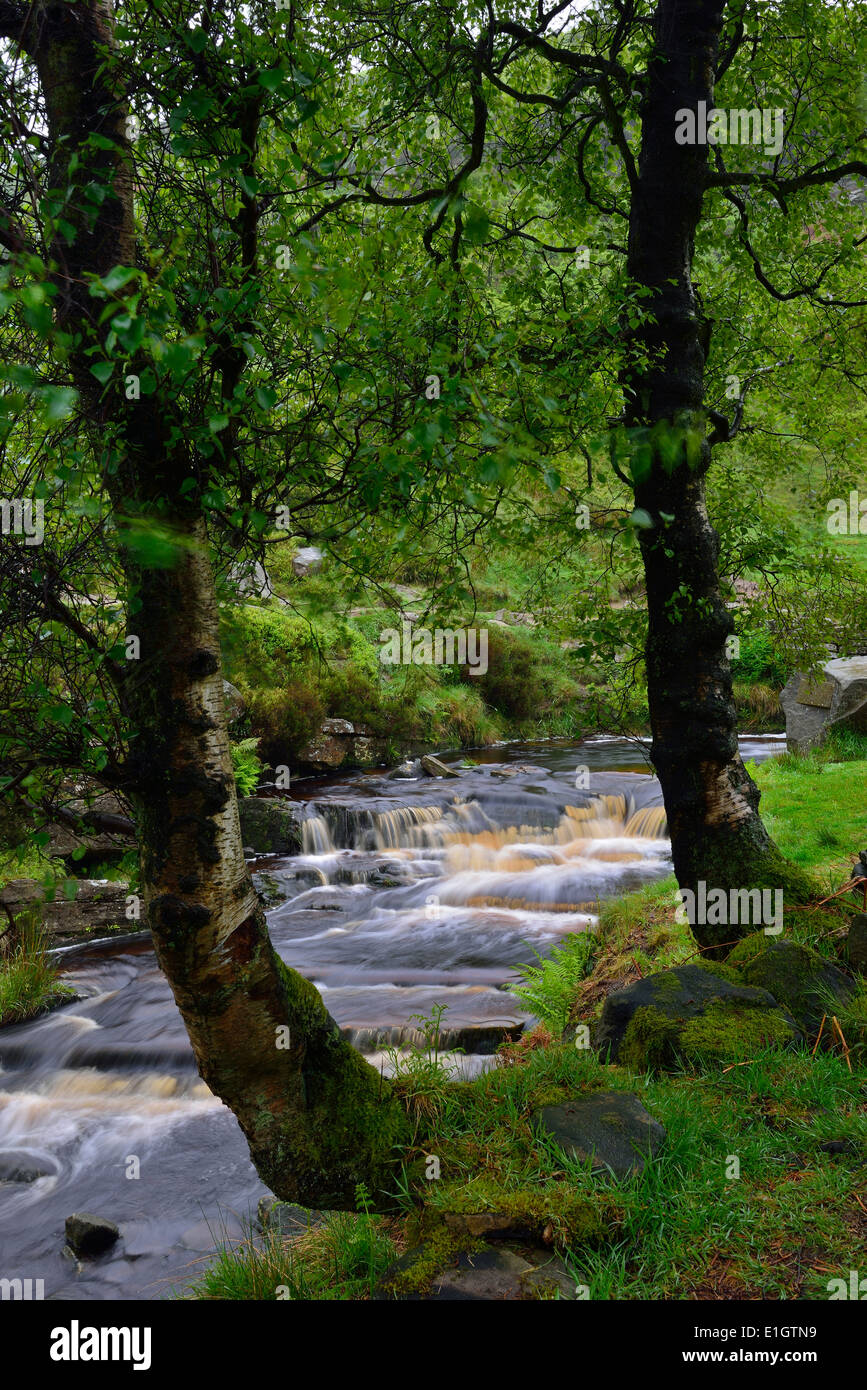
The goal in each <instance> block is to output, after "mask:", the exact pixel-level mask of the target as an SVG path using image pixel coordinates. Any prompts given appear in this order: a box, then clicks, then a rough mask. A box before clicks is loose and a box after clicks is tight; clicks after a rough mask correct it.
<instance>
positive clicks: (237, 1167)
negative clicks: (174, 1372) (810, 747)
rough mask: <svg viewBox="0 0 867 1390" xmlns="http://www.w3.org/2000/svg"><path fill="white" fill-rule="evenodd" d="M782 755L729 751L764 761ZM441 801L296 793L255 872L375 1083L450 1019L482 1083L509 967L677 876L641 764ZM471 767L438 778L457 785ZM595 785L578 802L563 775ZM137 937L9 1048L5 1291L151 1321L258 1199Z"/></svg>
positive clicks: (557, 750) (79, 967) (572, 754)
mask: <svg viewBox="0 0 867 1390" xmlns="http://www.w3.org/2000/svg"><path fill="white" fill-rule="evenodd" d="M784 746H785V744H784V742H782V741H781V736H773V735H772V736H768V737H763V738H753V739H750V738H745V739H742V740H741V751H742V755H743V757H744V758H745V759H746V758H754V759H756V760H760V759H762V758H764V757H767V756H770V755H771V754H772V753H773V752H775V751H779V750H780V749H781V748H782V747H784ZM472 756H473V757H474V758H477V759H478V760H479V764H478V766H476V767H472V768H468V769H461V770H460V772H459V775H458V776H456V777H453V778H443V779H436V780H435V779H432V778H429V777H427V776H425V777H421V778H419V779H417V780H402V779H395V778H391V777H385V776H382V775H381V774H378V773H377V774H363V775H358V776H355V777H351V778H346V777H340V778H336V779H332V780H330V781H319V782H304V783H299V784H298V786H297V788H295V789H293V795H294V797H295V799H296V800H298V801H303V802H304V814H305V817H306V819H305V821H304V825H303V833H304V851H303V853H302V854H300V855H298V856H295V857H293V858H267V859H265V858H260V859H257V860H256V861H255V862H254V864H253V865H252V868H253V872H254V881H255V882H256V885H257V887H258V888H259V890H260V892H261V893H262V894H263V897H264V899H265V901H266V903H267V904H268V920H269V927H270V931H271V936H272V939H273V941H274V944H275V946H276V948H277V950H278V951H279V953H280V955H281V956H282V957H283V959H284V960H285V961H286V962H287V963H288V964H289V965H291V966H292V967H293V968H294V969H296V970H298V971H300V972H301V973H302V974H303V975H305V976H306V977H308V978H309V979H311V980H313V981H314V983H315V984H316V985H317V987H318V988H319V990H320V991H321V993H322V996H323V999H324V1000H325V1004H326V1007H327V1008H328V1009H329V1011H330V1013H331V1014H332V1015H333V1017H334V1018H335V1019H336V1021H337V1022H338V1024H339V1025H340V1027H341V1028H342V1029H343V1030H344V1031H345V1032H346V1034H347V1036H349V1037H350V1038H351V1039H352V1041H353V1043H354V1044H355V1046H357V1047H358V1048H359V1049H360V1050H361V1051H362V1052H364V1053H365V1054H367V1055H368V1057H369V1060H370V1061H371V1062H372V1063H373V1064H374V1065H375V1066H377V1067H382V1068H383V1069H385V1070H388V1068H389V1066H390V1064H391V1060H392V1053H391V1052H390V1049H394V1048H400V1047H401V1046H406V1045H407V1044H409V1043H411V1042H413V1041H418V1040H419V1039H420V1037H421V1034H420V1032H419V1019H420V1018H426V1017H429V1016H430V1015H431V1011H432V1009H433V1007H434V1005H444V1006H446V1010H445V1013H444V1015H443V1023H442V1026H443V1044H444V1046H445V1048H446V1050H447V1051H448V1049H454V1050H455V1051H454V1052H453V1053H451V1054H450V1056H451V1059H452V1062H453V1064H454V1066H455V1068H456V1070H457V1069H460V1070H461V1071H462V1072H463V1073H464V1074H465V1075H467V1074H469V1075H472V1074H474V1073H476V1072H478V1071H479V1070H480V1069H481V1068H483V1067H485V1066H489V1065H492V1064H493V1062H494V1059H493V1053H494V1052H495V1050H496V1048H497V1046H498V1045H499V1043H500V1042H501V1041H502V1040H503V1039H504V1037H506V1036H508V1035H510V1034H512V1035H514V1034H515V1033H517V1032H518V1031H519V1030H520V1028H521V1027H522V1026H523V1025H524V1024H525V1023H526V1022H527V1020H528V1014H527V1012H526V1010H525V1009H523V1008H522V1007H521V1005H520V1004H519V1001H518V1000H517V999H516V998H515V997H514V996H513V995H512V994H511V993H510V986H511V985H512V984H514V983H515V980H516V978H517V975H516V967H517V966H519V965H520V964H522V963H523V962H527V961H533V960H534V959H535V956H536V953H538V954H540V955H545V954H547V953H549V952H550V950H551V948H552V946H554V945H556V943H557V941H558V939H559V938H560V937H561V936H563V934H564V933H567V932H576V931H585V930H588V929H591V930H592V928H593V926H594V924H595V921H596V914H597V912H598V907H599V903H600V901H602V900H604V899H606V898H609V897H611V896H613V895H616V894H619V893H623V892H628V891H629V890H630V889H633V888H635V887H637V886H639V885H641V884H644V883H647V882H649V881H651V880H653V879H656V878H659V877H662V876H664V875H665V874H667V873H668V872H670V869H671V862H670V858H669V848H670V847H669V843H668V841H667V839H666V838H665V817H664V811H663V808H662V798H661V795H660V790H659V784H658V783H657V782H656V780H655V779H654V778H653V777H652V776H650V775H649V768H648V766H647V762H646V756H645V754H644V752H643V749H642V746H641V744H640V743H638V742H636V741H626V740H620V739H614V738H597V739H591V740H586V741H585V742H583V743H581V744H575V743H567V742H564V741H561V740H549V741H545V742H541V743H533V744H528V743H524V744H509V745H505V746H502V747H499V748H494V749H487V750H482V751H479V752H475V753H474V754H473V755H472ZM462 758H463V755H462V754H454V755H449V756H446V757H445V758H444V761H446V762H449V763H450V764H451V765H453V766H454V767H456V768H457V767H458V765H459V764H460V763H461V761H462ZM578 766H585V767H588V768H589V769H590V775H589V787H584V786H583V785H578V786H576V781H577V782H579V784H580V783H581V782H583V780H584V779H583V778H576V768H577V767H578ZM148 942H149V938H148V937H147V935H142V937H141V938H140V939H134V940H132V941H130V940H129V939H127V940H125V941H103V942H88V943H86V944H85V945H81V946H74V947H71V948H67V949H66V950H65V951H63V952H62V953H61V957H60V958H61V961H62V963H63V967H64V972H65V975H64V978H65V979H66V980H67V982H68V983H70V984H72V985H73V986H74V987H75V989H76V990H77V991H78V993H79V995H80V998H79V999H78V1000H77V1001H76V1002H72V1003H70V1004H68V1005H66V1006H64V1007H63V1008H61V1009H58V1010H56V1011H55V1012H54V1013H51V1014H49V1015H47V1016H46V1017H44V1018H40V1019H37V1020H35V1021H34V1022H32V1023H29V1024H21V1025H18V1026H16V1027H14V1028H7V1029H4V1030H3V1031H2V1032H0V1279H2V1278H8V1279H12V1278H22V1279H33V1280H36V1279H41V1280H43V1281H44V1294H45V1297H46V1298H55V1299H64V1298H66V1299H74V1298H99V1299H104V1298H158V1297H161V1296H165V1295H166V1294H167V1293H168V1292H170V1291H171V1290H172V1289H182V1288H183V1287H184V1285H185V1284H187V1283H188V1282H189V1281H190V1280H191V1279H192V1278H194V1277H195V1276H196V1274H197V1272H198V1270H199V1269H200V1267H201V1264H202V1262H203V1261H206V1260H207V1258H208V1257H209V1255H210V1254H211V1253H212V1252H213V1249H214V1245H215V1243H216V1241H217V1240H219V1239H221V1238H223V1237H227V1238H229V1239H237V1238H239V1237H240V1236H241V1235H242V1233H243V1230H244V1228H245V1225H246V1223H248V1222H249V1219H250V1215H251V1212H254V1211H255V1205H256V1202H257V1199H258V1198H259V1196H261V1195H262V1194H263V1193H264V1192H265V1188H264V1187H263V1185H262V1183H261V1181H260V1180H259V1178H258V1177H257V1175H256V1173H255V1170H254V1169H253V1167H252V1165H251V1163H250V1159H249V1155H248V1152H247V1146H246V1143H245V1141H244V1138H243V1136H242V1134H241V1132H240V1130H239V1128H238V1126H237V1123H236V1121H235V1119H234V1117H233V1116H232V1115H231V1113H230V1112H229V1111H228V1110H227V1109H226V1108H225V1106H223V1105H222V1104H221V1102H220V1101H219V1100H218V1099H216V1098H215V1097H214V1096H212V1095H211V1093H210V1091H209V1090H208V1088H207V1087H206V1086H205V1085H204V1084H203V1083H202V1082H201V1081H200V1080H199V1077H198V1075H197V1073H196V1071H195V1067H194V1064H193V1057H192V1052H191V1049H190V1046H189V1043H188V1041H187V1037H186V1033H185V1031H184V1028H183V1025H182V1023H181V1020H180V1016H179V1014H178V1012H177V1009H176V1007H175V1004H174V1001H173V999H172V997H171V993H170V991H169V988H168V985H167V984H166V982H165V980H164V978H163V976H162V974H161V973H160V971H159V969H158V968H157V965H156V962H155V959H154V955H153V951H152V950H151V948H150V946H149V944H148ZM76 1211H87V1212H94V1213H97V1214H99V1215H101V1216H104V1217H108V1218H109V1219H110V1220H112V1221H114V1222H115V1223H116V1224H117V1225H119V1226H120V1228H121V1240H120V1241H119V1242H118V1243H117V1245H116V1246H115V1247H114V1248H113V1250H112V1251H110V1252H109V1253H108V1254H107V1255H105V1256H103V1257H101V1258H100V1259H98V1260H91V1261H85V1262H83V1263H82V1264H81V1265H78V1264H77V1263H76V1261H75V1260H74V1259H72V1258H70V1257H69V1256H68V1255H64V1254H63V1246H64V1236H63V1228H64V1221H65V1218H66V1217H67V1216H68V1215H70V1214H71V1213H72V1212H76Z"/></svg>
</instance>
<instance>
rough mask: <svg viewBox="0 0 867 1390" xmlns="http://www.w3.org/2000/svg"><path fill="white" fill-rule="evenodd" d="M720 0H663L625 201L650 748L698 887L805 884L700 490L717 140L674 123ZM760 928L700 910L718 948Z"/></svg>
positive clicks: (712, 56) (704, 87) (690, 884)
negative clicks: (741, 703)
mask: <svg viewBox="0 0 867 1390" xmlns="http://www.w3.org/2000/svg"><path fill="white" fill-rule="evenodd" d="M724 8H725V6H724V0H660V3H659V5H658V7H657V11H656V19H655V39H656V46H655V52H654V55H653V57H652V59H651V62H650V65H649V68H648V75H647V88H646V92H645V99H644V105H643V110H642V146H641V156H640V161H639V167H638V182H637V187H636V188H635V189H634V190H633V198H632V206H631V215H630V227H629V247H628V253H629V254H628V271H629V275H630V278H631V279H633V280H635V281H637V282H638V283H640V284H642V285H644V286H646V287H647V289H648V290H649V292H650V293H649V295H648V297H647V298H646V299H645V300H643V301H642V304H643V306H644V308H645V309H646V310H647V311H649V314H650V315H652V318H653V321H652V322H647V323H644V324H643V325H642V326H641V327H640V328H639V329H638V330H636V331H633V332H630V333H628V334H627V343H628V348H629V350H630V353H631V354H632V356H631V358H630V365H629V366H628V367H627V369H626V370H625V372H624V374H623V385H624V389H625V397H626V426H627V429H628V430H629V431H630V437H631V440H632V448H633V455H632V457H633V464H632V467H633V479H634V490H635V504H636V506H637V507H639V508H642V509H643V510H644V511H646V512H647V513H649V515H650V517H651V519H652V521H653V526H652V527H650V528H648V529H645V530H642V532H641V549H642V556H643V561H644V570H645V575H646V581H647V608H648V623H649V630H648V639H647V648H646V662H647V684H648V704H649V709H650V720H651V728H652V733H653V744H652V748H651V758H652V760H653V764H654V766H655V768H656V771H657V773H658V775H659V779H660V782H661V784H662V790H663V796H664V798H665V807H666V812H667V816H668V823H669V828H670V833H671V842H672V854H673V859H674V868H675V873H676V874H677V879H678V882H679V884H680V886H681V888H689V889H692V890H693V892H695V891H696V890H697V885H698V883H699V882H700V881H702V880H703V881H704V882H705V884H706V885H707V886H708V888H711V887H714V888H717V887H718V888H724V889H728V888H738V887H743V888H751V887H752V888H757V887H764V886H768V887H770V886H774V887H777V886H780V887H784V888H788V889H789V890H790V891H791V892H792V894H793V895H794V896H799V897H803V896H804V895H805V894H806V893H808V892H809V883H808V881H807V879H806V877H805V875H803V874H802V873H801V872H800V871H799V870H796V869H795V868H794V867H793V866H792V865H790V864H788V863H787V862H786V861H785V860H784V859H783V857H782V855H781V854H780V852H779V850H778V849H777V847H776V846H775V845H774V843H773V841H772V840H771V839H770V837H769V835H768V833H767V831H766V829H765V827H764V825H763V824H762V821H761V819H760V817H759V811H758V807H759V791H758V788H757V787H756V785H755V783H754V782H753V780H752V778H751V777H750V776H749V775H748V773H747V771H746V769H745V768H744V765H743V763H742V761H741V758H740V754H739V752H738V740H737V723H736V714H735V707H734V701H733V697H732V677H731V668H730V664H729V659H728V655H727V652H726V639H727V637H728V635H729V634H730V633H731V632H732V631H733V623H732V619H731V616H730V614H729V613H728V611H727V610H726V607H725V605H724V603H723V601H722V598H721V595H720V587H719V575H718V568H717V559H718V552H719V542H718V538H717V535H716V532H715V531H714V529H713V527H712V526H711V524H710V521H709V519H708V515H707V509H706V505H705V478H706V474H707V471H708V467H709V464H710V446H709V444H708V441H707V438H706V424H705V412H704V408H703V396H704V365H705V358H706V353H707V347H708V329H709V325H708V324H707V323H706V321H704V320H703V319H702V317H701V313H700V310H699V307H698V305H697V302H696V296H695V293H694V289H693V285H692V278H691V271H692V259H693V249H694V235H695V229H696V226H697V224H698V221H699V218H700V215H701V206H702V195H703V189H704V179H705V173H706V167H707V166H706V160H707V147H706V146H705V145H703V144H698V143H696V144H691V145H690V144H683V145H679V144H677V143H676V141H675V129H676V124H677V122H676V113H677V112H678V111H679V110H682V109H690V110H692V111H693V112H696V111H697V109H698V103H699V102H700V101H704V102H706V103H707V108H706V109H707V110H710V109H711V108H712V106H713V84H714V76H715V67H716V63H717V57H718V47H719V41H720V31H721V26H722V20H723V11H724ZM642 359H644V360H642ZM642 451H643V453H642ZM752 929H753V928H752V927H751V926H750V925H749V924H744V923H741V924H739V925H732V924H729V925H728V926H713V925H706V924H701V923H696V924H695V925H694V932H695V936H696V938H697V939H698V941H699V942H700V944H701V945H703V946H705V947H707V948H710V949H713V948H715V947H716V946H718V945H719V944H720V943H722V942H724V941H730V940H733V939H735V938H737V937H738V936H741V935H745V934H747V933H748V932H749V931H750V930H752Z"/></svg>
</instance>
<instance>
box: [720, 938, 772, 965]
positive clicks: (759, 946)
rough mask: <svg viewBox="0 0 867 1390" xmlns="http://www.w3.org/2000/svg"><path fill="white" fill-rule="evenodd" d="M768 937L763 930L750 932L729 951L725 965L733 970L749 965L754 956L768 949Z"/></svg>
mask: <svg viewBox="0 0 867 1390" xmlns="http://www.w3.org/2000/svg"><path fill="white" fill-rule="evenodd" d="M770 939H771V938H770V937H768V936H766V935H765V933H764V932H763V931H756V932H751V933H750V935H749V936H745V937H743V938H742V940H740V941H739V942H738V943H737V945H736V946H735V947H734V948H733V949H732V950H731V951H729V953H728V955H727V956H726V959H725V963H726V965H727V966H729V967H730V968H733V969H735V970H743V968H744V966H747V965H749V964H750V962H751V961H753V960H755V958H756V956H760V955H762V954H763V953H764V952H765V951H766V950H767V949H768V942H769V940H770ZM714 964H716V962H714Z"/></svg>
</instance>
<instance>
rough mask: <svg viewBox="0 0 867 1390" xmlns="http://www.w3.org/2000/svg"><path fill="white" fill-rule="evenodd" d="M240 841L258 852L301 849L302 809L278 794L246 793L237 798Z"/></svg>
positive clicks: (277, 852) (269, 852)
mask: <svg viewBox="0 0 867 1390" xmlns="http://www.w3.org/2000/svg"><path fill="white" fill-rule="evenodd" d="M238 813H239V815H240V817H241V843H242V844H244V845H249V846H250V848H251V849H254V850H256V852H257V853H258V854H299V853H300V852H301V823H302V820H303V814H302V809H301V807H300V806H299V805H298V803H297V802H295V801H289V800H286V799H282V798H279V797H273V798H270V797H265V796H244V797H241V798H240V799H239V801H238Z"/></svg>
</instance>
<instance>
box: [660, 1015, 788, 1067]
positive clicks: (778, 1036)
mask: <svg viewBox="0 0 867 1390" xmlns="http://www.w3.org/2000/svg"><path fill="white" fill-rule="evenodd" d="M798 1036H799V1035H798V1031H797V1029H796V1028H794V1027H793V1024H792V1020H791V1018H789V1017H788V1015H787V1014H786V1013H785V1012H784V1011H783V1010H782V1009H756V1008H746V1007H744V1006H743V1005H742V1004H732V1003H727V1002H725V1001H724V1000H719V1001H717V1002H715V1003H713V1004H711V1005H709V1007H708V1008H707V1009H705V1011H704V1013H703V1014H702V1015H701V1017H700V1018H694V1019H691V1020H690V1022H689V1023H687V1024H686V1025H685V1027H684V1028H683V1029H682V1030H681V1032H680V1036H679V1038H678V1039H677V1048H678V1050H679V1051H680V1053H681V1054H682V1055H683V1056H684V1057H687V1058H691V1059H694V1060H701V1061H706V1062H710V1061H726V1062H728V1061H746V1060H747V1059H748V1058H750V1057H754V1056H755V1055H756V1053H759V1052H762V1051H764V1049H765V1048H768V1047H788V1046H790V1045H791V1043H793V1042H795V1041H796V1040H797V1038H798Z"/></svg>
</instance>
